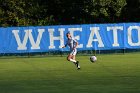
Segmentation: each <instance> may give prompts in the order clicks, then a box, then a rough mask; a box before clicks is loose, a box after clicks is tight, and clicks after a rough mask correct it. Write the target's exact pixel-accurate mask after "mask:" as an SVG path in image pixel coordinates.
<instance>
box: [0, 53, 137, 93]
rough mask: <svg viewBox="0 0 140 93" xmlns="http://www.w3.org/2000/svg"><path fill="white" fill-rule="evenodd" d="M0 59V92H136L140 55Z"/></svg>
mask: <svg viewBox="0 0 140 93" xmlns="http://www.w3.org/2000/svg"><path fill="white" fill-rule="evenodd" d="M97 57H98V61H97V62H96V63H91V62H89V56H77V59H78V60H79V61H80V65H81V70H76V67H75V66H74V65H73V64H72V63H71V62H67V61H66V57H44V58H13V59H2V58H1V59H0V93H140V54H125V55H98V56H97Z"/></svg>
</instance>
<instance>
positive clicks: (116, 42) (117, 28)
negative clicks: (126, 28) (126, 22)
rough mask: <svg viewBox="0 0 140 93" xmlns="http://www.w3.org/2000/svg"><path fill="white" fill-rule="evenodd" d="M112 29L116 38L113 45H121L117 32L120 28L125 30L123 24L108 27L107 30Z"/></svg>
mask: <svg viewBox="0 0 140 93" xmlns="http://www.w3.org/2000/svg"><path fill="white" fill-rule="evenodd" d="M110 30H112V31H113V38H114V43H113V45H112V46H114V47H117V46H119V43H118V33H117V32H118V30H123V26H119V27H118V26H115V27H107V31H110Z"/></svg>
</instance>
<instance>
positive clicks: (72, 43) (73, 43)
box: [65, 38, 77, 51]
mask: <svg viewBox="0 0 140 93" xmlns="http://www.w3.org/2000/svg"><path fill="white" fill-rule="evenodd" d="M76 43H77V40H75V39H73V38H70V39H67V41H66V44H65V47H66V46H67V45H68V46H69V47H70V51H72V50H73V49H74V47H75V46H76Z"/></svg>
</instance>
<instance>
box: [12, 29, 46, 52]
mask: <svg viewBox="0 0 140 93" xmlns="http://www.w3.org/2000/svg"><path fill="white" fill-rule="evenodd" d="M44 31H45V29H38V33H39V34H38V36H37V41H36V42H35V41H34V38H33V35H32V29H28V30H24V32H25V35H24V38H23V41H22V42H21V39H20V37H19V34H18V33H19V30H12V33H13V34H14V36H15V39H16V41H17V45H18V48H17V50H27V46H26V44H27V40H28V38H29V40H30V43H31V45H32V47H31V49H40V46H39V44H40V41H41V38H42V34H43V32H44Z"/></svg>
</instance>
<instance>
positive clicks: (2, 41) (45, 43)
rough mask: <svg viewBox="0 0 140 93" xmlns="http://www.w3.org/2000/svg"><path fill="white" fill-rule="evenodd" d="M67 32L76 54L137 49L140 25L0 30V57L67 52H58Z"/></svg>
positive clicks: (139, 42)
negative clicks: (90, 51)
mask: <svg viewBox="0 0 140 93" xmlns="http://www.w3.org/2000/svg"><path fill="white" fill-rule="evenodd" d="M68 31H69V32H70V33H71V34H72V37H74V38H76V39H77V41H78V42H79V46H78V50H111V49H138V48H140V23H120V24H88V25H64V26H62V25H58V26H36V27H33V26H30V27H8V28H0V53H25V52H48V51H55V50H60V51H68V50H69V48H68V47H67V48H65V49H62V48H61V47H62V46H63V45H64V44H65V42H66V35H65V34H66V33H67V32H68Z"/></svg>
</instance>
